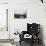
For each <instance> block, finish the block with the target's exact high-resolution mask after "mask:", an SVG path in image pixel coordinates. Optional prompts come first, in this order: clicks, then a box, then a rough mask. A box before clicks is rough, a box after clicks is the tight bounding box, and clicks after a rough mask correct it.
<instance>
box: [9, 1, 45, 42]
mask: <svg viewBox="0 0 46 46" xmlns="http://www.w3.org/2000/svg"><path fill="white" fill-rule="evenodd" d="M16 10H27V18H26V19H14V12H15V11H16ZM27 22H28V23H33V22H35V23H40V24H41V25H42V30H43V35H44V41H45V42H46V37H45V33H46V16H45V5H43V4H42V3H41V1H40V0H12V1H11V0H10V1H9V31H10V36H11V38H14V37H13V35H14V34H13V33H14V32H16V31H17V30H18V31H19V32H21V31H22V30H27Z"/></svg>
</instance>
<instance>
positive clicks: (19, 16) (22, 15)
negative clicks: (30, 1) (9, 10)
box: [14, 10, 27, 19]
mask: <svg viewBox="0 0 46 46" xmlns="http://www.w3.org/2000/svg"><path fill="white" fill-rule="evenodd" d="M26 17H27V11H25V10H16V11H15V12H14V18H17V19H23V18H26Z"/></svg>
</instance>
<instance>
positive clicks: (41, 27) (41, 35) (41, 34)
mask: <svg viewBox="0 0 46 46" xmlns="http://www.w3.org/2000/svg"><path fill="white" fill-rule="evenodd" d="M40 39H41V40H42V45H43V46H44V37H43V26H42V25H40Z"/></svg>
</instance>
